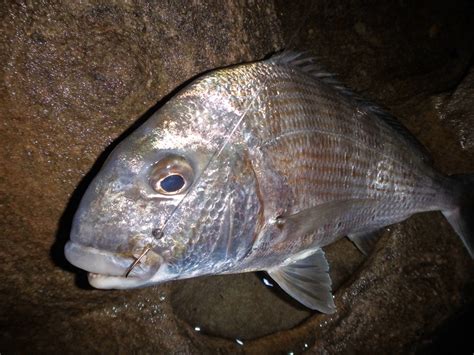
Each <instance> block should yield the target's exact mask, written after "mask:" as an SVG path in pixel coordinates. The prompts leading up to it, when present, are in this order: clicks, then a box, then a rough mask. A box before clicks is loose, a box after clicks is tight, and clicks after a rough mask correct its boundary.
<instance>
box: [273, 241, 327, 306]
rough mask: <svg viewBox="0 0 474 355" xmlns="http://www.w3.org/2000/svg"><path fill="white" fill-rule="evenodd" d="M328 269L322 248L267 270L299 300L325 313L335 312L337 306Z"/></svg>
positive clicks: (287, 291) (284, 288) (286, 290)
mask: <svg viewBox="0 0 474 355" xmlns="http://www.w3.org/2000/svg"><path fill="white" fill-rule="evenodd" d="M328 271H329V264H328V262H327V260H326V257H325V255H324V252H323V251H322V250H321V249H319V250H317V251H316V252H315V253H314V254H312V255H310V256H308V257H306V258H304V259H300V260H297V261H295V262H293V263H291V264H288V265H285V266H281V267H278V268H274V269H271V270H267V272H268V274H269V275H270V277H271V278H272V279H273V280H274V281H275V282H276V283H277V284H278V285H279V286H280V287H281V288H282V289H283V290H284V291H285V292H286V293H288V294H289V295H290V296H291V297H293V298H295V299H296V300H297V301H298V302H300V303H302V304H303V305H305V306H306V307H308V308H311V309H314V310H318V311H320V312H323V313H334V312H335V311H336V306H335V304H334V300H333V296H332V293H331V278H330V277H329V274H328Z"/></svg>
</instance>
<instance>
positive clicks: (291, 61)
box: [267, 51, 432, 161]
mask: <svg viewBox="0 0 474 355" xmlns="http://www.w3.org/2000/svg"><path fill="white" fill-rule="evenodd" d="M267 62H268V63H271V64H277V65H284V66H292V67H295V68H298V69H299V70H301V71H303V72H305V73H308V74H310V75H311V76H313V77H314V78H316V79H318V80H319V81H321V82H323V83H325V84H326V85H328V86H330V87H332V88H333V89H335V90H336V91H338V92H339V93H340V94H341V95H343V96H345V97H347V98H348V99H350V100H352V101H354V103H355V104H357V105H359V106H360V107H361V108H362V109H365V110H366V111H367V112H371V113H373V114H375V116H376V117H378V118H379V119H380V120H382V121H383V122H385V123H386V124H387V125H388V126H390V127H391V128H392V129H393V130H394V131H395V132H397V133H398V136H399V137H400V138H401V139H402V140H403V141H404V142H405V143H407V144H409V145H410V146H411V147H412V148H413V150H414V151H415V152H418V153H419V155H420V157H421V158H422V159H423V160H425V161H431V160H432V159H431V157H430V155H429V153H428V151H427V150H426V148H425V147H424V146H423V145H422V144H421V143H420V142H419V141H418V140H417V139H416V137H415V136H414V135H413V134H412V133H411V132H410V131H409V130H408V129H407V128H406V127H405V126H403V124H402V123H400V121H399V120H398V119H397V118H396V117H395V116H393V115H392V114H390V113H389V112H387V111H386V110H384V109H383V108H381V107H380V106H378V105H376V104H374V103H372V102H370V101H368V100H366V99H364V98H362V97H360V96H359V95H357V94H356V93H354V92H353V91H352V90H351V89H349V88H348V87H346V86H345V85H344V84H342V83H341V82H339V81H338V80H337V79H336V75H335V74H331V73H328V72H327V71H325V70H324V69H322V67H321V66H320V65H319V64H318V60H317V58H315V57H314V56H312V55H311V53H309V52H294V51H283V52H281V53H279V54H276V55H274V56H273V57H270V58H269V59H267Z"/></svg>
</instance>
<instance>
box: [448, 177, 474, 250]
mask: <svg viewBox="0 0 474 355" xmlns="http://www.w3.org/2000/svg"><path fill="white" fill-rule="evenodd" d="M452 178H453V180H455V183H456V184H458V191H459V204H458V206H457V207H456V208H455V209H452V210H449V211H443V215H444V216H445V217H446V219H447V220H448V222H449V224H451V226H452V227H453V229H454V231H455V232H456V233H457V234H458V235H459V237H460V238H461V240H462V242H463V243H464V246H465V247H466V248H467V251H468V252H469V255H470V256H471V258H473V259H474V175H453V176H452Z"/></svg>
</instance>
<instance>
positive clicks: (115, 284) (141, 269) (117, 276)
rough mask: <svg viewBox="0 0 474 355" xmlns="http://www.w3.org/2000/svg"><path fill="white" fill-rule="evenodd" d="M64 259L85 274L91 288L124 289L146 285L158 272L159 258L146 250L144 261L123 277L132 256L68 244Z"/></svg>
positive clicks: (70, 242)
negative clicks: (86, 272)
mask: <svg viewBox="0 0 474 355" xmlns="http://www.w3.org/2000/svg"><path fill="white" fill-rule="evenodd" d="M64 253H65V256H66V259H67V260H68V261H69V262H70V263H71V264H72V265H74V266H76V267H78V268H80V269H83V270H85V271H88V272H89V273H88V281H89V284H90V285H91V286H92V287H95V288H99V289H127V288H135V287H142V286H146V285H147V284H149V283H150V279H151V278H152V277H153V275H154V274H155V273H156V272H157V271H158V269H159V267H160V264H161V262H160V261H161V260H162V259H161V258H160V257H159V255H157V254H156V253H154V252H152V251H149V252H148V253H147V257H148V259H149V260H151V262H148V260H143V261H142V262H140V263H138V264H136V265H135V267H134V268H133V269H132V270H131V271H130V273H129V275H127V276H125V275H126V274H127V272H128V271H129V268H130V266H131V265H132V264H133V263H134V262H135V260H136V258H134V257H133V256H130V257H128V256H124V255H121V254H117V253H113V252H109V251H104V250H99V249H96V248H93V247H89V246H85V245H82V244H79V243H75V242H72V241H69V242H68V243H66V246H65V247H64Z"/></svg>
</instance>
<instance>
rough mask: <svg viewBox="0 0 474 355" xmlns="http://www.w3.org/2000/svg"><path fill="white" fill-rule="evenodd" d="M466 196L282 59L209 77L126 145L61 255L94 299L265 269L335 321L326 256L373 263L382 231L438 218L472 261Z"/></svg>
mask: <svg viewBox="0 0 474 355" xmlns="http://www.w3.org/2000/svg"><path fill="white" fill-rule="evenodd" d="M472 186H473V179H472V177H470V176H464V177H448V176H445V175H443V174H441V173H439V172H438V171H436V170H435V169H434V168H433V167H432V165H431V164H430V160H429V157H428V156H427V154H426V153H425V151H424V149H423V148H422V146H421V145H420V144H419V143H418V142H417V141H416V139H414V138H413V137H412V136H411V135H410V133H409V132H408V131H407V130H406V129H405V128H404V127H403V126H402V125H401V124H400V123H398V121H396V119H395V118H393V117H392V116H391V115H389V114H388V113H386V112H384V111H383V110H381V109H380V108H378V107H376V106H375V105H373V104H370V103H368V102H366V101H364V100H362V99H360V98H359V97H357V96H356V95H354V94H353V93H351V92H350V91H349V90H347V89H346V88H344V87H343V86H342V85H340V84H339V83H338V82H336V81H335V80H334V79H333V77H332V76H330V75H328V74H326V73H324V71H322V70H320V68H319V67H318V66H317V65H316V64H315V61H314V60H313V59H312V58H311V57H308V56H307V55H302V54H295V53H283V54H280V55H277V56H275V57H272V58H270V59H268V60H265V61H261V62H255V63H249V64H242V65H238V66H234V67H229V68H224V69H219V70H216V71H213V72H210V73H208V74H206V75H204V76H203V77H201V78H199V79H197V80H196V81H194V82H193V83H191V84H190V85H188V86H187V87H185V88H184V89H183V90H182V91H181V92H179V93H178V94H177V95H176V96H175V97H173V98H172V99H171V100H170V101H169V102H167V103H166V104H165V105H164V106H163V107H162V108H161V109H160V110H159V111H158V112H156V113H155V114H154V115H153V116H152V117H151V118H150V119H149V120H148V121H147V122H145V123H144V124H143V125H142V126H141V127H139V128H138V129H137V130H136V131H135V132H133V133H132V134H131V135H130V136H129V137H127V138H126V139H125V140H124V141H123V142H121V143H120V144H119V145H118V146H117V147H116V148H115V150H114V151H113V152H112V153H111V155H110V157H109V158H108V159H107V161H106V162H105V164H104V166H103V168H102V170H101V171H100V172H99V174H98V175H97V177H96V178H95V179H94V181H93V182H92V184H91V186H90V187H89V188H88V190H87V192H86V194H85V196H84V197H83V200H82V201H81V204H80V207H79V209H78V211H77V213H76V215H75V218H74V223H73V229H72V232H71V241H70V242H69V243H68V244H67V245H66V250H65V252H66V257H67V258H68V260H69V261H70V262H71V263H72V264H74V265H76V266H78V267H80V268H83V269H85V270H87V271H89V272H90V274H89V281H90V283H91V284H92V285H93V286H95V287H98V288H129V287H139V286H145V285H150V284H155V283H161V282H165V281H169V280H174V279H183V278H190V277H196V276H200V275H212V274H226V273H240V272H249V271H257V270H265V271H267V272H268V273H269V274H270V276H271V277H272V278H273V279H274V280H275V281H276V282H277V283H278V284H279V285H280V286H281V287H282V288H283V289H284V290H285V291H287V292H288V293H289V294H290V295H292V296H293V297H295V298H296V299H297V300H298V301H300V302H301V303H303V304H305V305H306V306H308V307H310V308H313V309H317V310H320V311H322V312H327V313H331V312H333V311H334V302H333V298H332V295H331V290H330V286H331V280H330V278H329V275H328V268H329V266H328V264H327V262H326V259H325V257H324V253H323V251H322V249H321V248H322V247H324V246H326V245H328V244H331V243H333V242H334V241H336V240H338V239H340V238H342V237H344V236H349V238H350V239H351V240H353V241H354V242H355V243H356V245H358V246H359V247H360V248H361V249H362V250H364V251H366V250H365V244H366V242H367V241H369V240H371V239H372V236H373V235H374V232H375V231H377V230H379V229H380V228H383V227H384V226H387V225H391V224H393V223H397V222H400V221H402V220H404V219H406V218H408V217H409V216H411V215H413V214H415V213H418V212H424V211H436V210H441V211H443V213H444V214H445V216H446V217H447V218H448V221H449V222H450V223H451V224H452V225H453V227H454V229H455V230H456V232H457V233H458V234H459V235H460V237H461V239H462V240H463V242H464V244H465V246H466V247H467V249H468V251H469V252H470V254H471V256H472V237H473V234H472V232H473V228H472V225H471V224H470V223H472V222H468V221H469V218H468V217H469V216H471V215H472V212H473V208H472V207H473V206H472V200H473V199H472V189H471V187H472ZM472 220H474V216H473V219H472ZM137 259H139V262H137ZM130 265H133V268H130ZM127 273H129V275H128V277H125V275H126V274H127Z"/></svg>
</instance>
